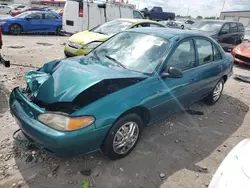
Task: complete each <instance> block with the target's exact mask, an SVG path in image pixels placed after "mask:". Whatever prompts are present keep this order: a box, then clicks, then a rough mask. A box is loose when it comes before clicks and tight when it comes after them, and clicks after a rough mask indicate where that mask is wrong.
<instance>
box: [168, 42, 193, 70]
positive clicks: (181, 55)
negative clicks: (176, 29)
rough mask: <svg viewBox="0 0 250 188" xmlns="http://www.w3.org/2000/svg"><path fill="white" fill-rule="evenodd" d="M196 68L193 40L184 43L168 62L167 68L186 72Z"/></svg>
mask: <svg viewBox="0 0 250 188" xmlns="http://www.w3.org/2000/svg"><path fill="white" fill-rule="evenodd" d="M195 66H196V62H195V48H194V43H193V40H187V41H185V42H182V43H181V44H180V45H179V46H178V47H177V48H176V50H175V51H174V53H173V54H172V56H171V58H170V59H169V60H168V62H167V67H174V68H177V69H179V70H181V71H185V70H188V69H191V68H194V67H195Z"/></svg>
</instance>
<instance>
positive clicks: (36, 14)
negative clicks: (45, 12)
mask: <svg viewBox="0 0 250 188" xmlns="http://www.w3.org/2000/svg"><path fill="white" fill-rule="evenodd" d="M28 17H30V18H32V19H35V20H40V19H42V17H43V16H42V13H33V14H30V15H28Z"/></svg>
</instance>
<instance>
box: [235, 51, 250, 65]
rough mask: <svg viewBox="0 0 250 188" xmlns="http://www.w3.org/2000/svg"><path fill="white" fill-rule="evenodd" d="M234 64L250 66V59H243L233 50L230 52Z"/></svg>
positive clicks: (243, 57)
mask: <svg viewBox="0 0 250 188" xmlns="http://www.w3.org/2000/svg"><path fill="white" fill-rule="evenodd" d="M232 55H233V58H234V62H236V63H240V64H245V65H250V58H248V57H245V56H243V55H240V54H237V53H236V52H235V51H234V50H233V52H232Z"/></svg>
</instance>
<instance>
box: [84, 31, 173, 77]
mask: <svg viewBox="0 0 250 188" xmlns="http://www.w3.org/2000/svg"><path fill="white" fill-rule="evenodd" d="M168 49H169V42H168V41H167V40H165V39H163V38H160V37H156V36H152V35H147V34H142V33H134V32H124V33H120V34H118V35H116V36H115V37H113V38H111V39H110V40H108V41H107V42H105V43H103V44H102V45H100V46H99V47H97V48H96V49H95V50H94V51H92V52H91V53H90V54H89V55H87V57H86V60H88V59H89V58H91V60H92V59H93V57H95V58H96V59H98V60H101V62H106V63H108V64H113V65H114V66H119V67H121V68H126V69H130V70H132V71H136V72H140V73H145V74H152V73H153V72H154V71H155V69H156V68H157V66H158V65H159V63H161V61H162V59H163V57H164V56H165V55H166V53H167V51H168Z"/></svg>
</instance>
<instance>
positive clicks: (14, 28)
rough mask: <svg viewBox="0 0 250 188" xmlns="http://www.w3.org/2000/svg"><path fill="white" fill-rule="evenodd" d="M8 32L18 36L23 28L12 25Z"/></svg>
mask: <svg viewBox="0 0 250 188" xmlns="http://www.w3.org/2000/svg"><path fill="white" fill-rule="evenodd" d="M9 32H10V34H12V35H20V34H21V33H22V32H23V28H22V27H21V26H20V25H18V24H12V25H10V27H9Z"/></svg>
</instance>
